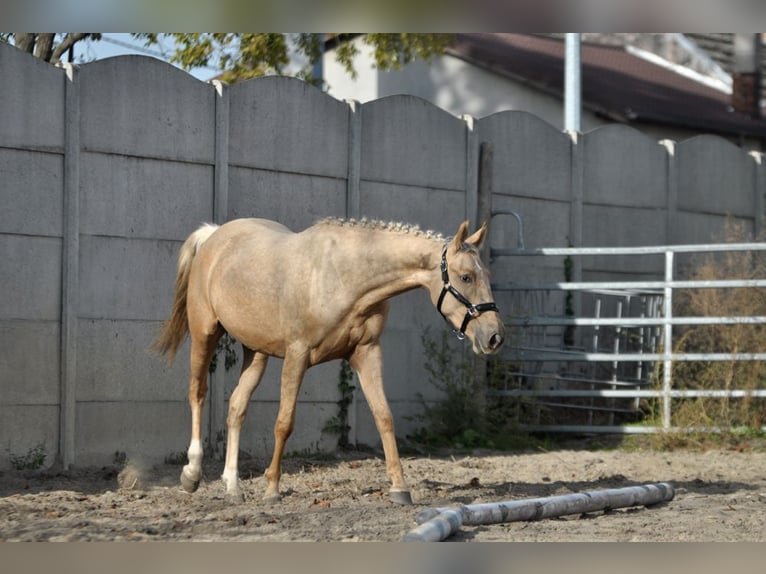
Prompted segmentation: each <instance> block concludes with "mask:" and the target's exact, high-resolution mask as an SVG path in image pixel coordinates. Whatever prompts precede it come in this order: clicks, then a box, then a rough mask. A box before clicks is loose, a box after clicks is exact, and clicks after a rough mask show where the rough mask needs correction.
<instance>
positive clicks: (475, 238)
mask: <svg viewBox="0 0 766 574" xmlns="http://www.w3.org/2000/svg"><path fill="white" fill-rule="evenodd" d="M466 223H468V222H467V221H466ZM486 234H487V222H486V221H485V222H484V223H482V225H481V227H479V229H478V230H477V231H476V232H475V233H474V234H473V235H471V237H469V238H468V239H466V240H465V242H466V243H468V244H470V245H473V246H474V247H476V248H477V249H481V244H482V242H483V241H484V236H485V235H486Z"/></svg>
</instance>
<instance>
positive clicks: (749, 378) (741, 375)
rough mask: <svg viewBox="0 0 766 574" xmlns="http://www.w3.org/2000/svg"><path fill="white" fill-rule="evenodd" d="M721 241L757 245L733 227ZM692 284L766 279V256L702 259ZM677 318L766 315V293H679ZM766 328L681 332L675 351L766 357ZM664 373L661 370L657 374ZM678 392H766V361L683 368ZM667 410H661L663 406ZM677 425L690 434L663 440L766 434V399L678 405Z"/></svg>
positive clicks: (678, 367) (693, 267)
mask: <svg viewBox="0 0 766 574" xmlns="http://www.w3.org/2000/svg"><path fill="white" fill-rule="evenodd" d="M718 241H719V242H722V243H724V242H729V243H735V242H736V243H741V242H750V241H753V238H752V235H749V234H748V233H747V232H746V231H745V229H744V228H743V226H742V225H741V224H737V223H736V222H733V221H731V220H730V221H729V222H727V224H726V226H725V228H724V234H723V238H722V239H719V240H718ZM684 275H685V276H686V278H688V279H692V280H702V281H704V280H715V279H764V278H766V254H765V253H764V252H751V251H731V252H723V253H713V254H706V255H701V256H699V257H695V258H693V259H692V260H691V264H690V265H689V266H688V268H687V270H686V273H684ZM673 313H674V315H676V316H678V317H682V316H708V317H724V316H757V315H766V289H764V288H755V287H743V288H730V289H710V288H708V289H687V290H677V291H674V301H673ZM765 336H766V325H746V324H739V325H705V326H696V325H695V326H688V327H685V328H680V327H676V328H675V329H674V348H675V351H676V352H679V353H683V352H686V353H755V352H763V351H766V344H764V340H765ZM657 370H658V371H660V370H661V369H657ZM672 385H673V389H711V390H746V391H751V390H755V389H764V388H766V363H764V362H761V361H690V362H684V361H679V362H675V363H674V365H673V377H672ZM658 410H659V408H658ZM671 425H672V426H674V427H678V428H680V429H684V432H683V433H680V434H675V435H667V434H665V435H659V436H658V440H660V441H661V442H663V443H664V444H663V446H669V445H670V444H669V443H678V442H682V443H684V444H704V443H706V442H710V441H716V440H720V439H722V438H723V439H726V438H731V437H733V436H739V435H741V434H742V431H743V430H744V431H745V433H746V434H748V433H752V432H756V433H757V432H760V429H761V427H763V426H764V425H766V400H764V399H763V398H755V397H752V396H745V397H743V398H694V399H674V400H673V403H672V421H671ZM702 427H707V428H710V427H718V428H721V429H736V431H735V432H733V433H732V432H724V433H723V435H718V436H715V435H710V433H694V432H688V431H689V430H690V429H693V428H702Z"/></svg>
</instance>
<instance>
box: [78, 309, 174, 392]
mask: <svg viewBox="0 0 766 574" xmlns="http://www.w3.org/2000/svg"><path fill="white" fill-rule="evenodd" d="M78 327H79V332H78V337H77V340H78V349H77V352H78V356H79V357H81V361H79V365H78V379H77V398H78V400H80V401H136V402H142V401H185V400H186V396H187V393H188V377H189V374H188V373H189V368H188V363H189V349H188V344H187V345H184V347H183V348H181V349H179V351H178V354H177V357H176V361H175V362H174V364H173V366H172V367H171V366H168V365H167V364H166V362H165V359H164V358H162V357H158V356H156V355H155V354H154V353H152V351H151V350H150V348H149V347H150V345H151V343H152V340H153V338H154V336H155V334H156V333H157V332H158V330H159V327H160V324H159V323H158V322H155V321H110V320H94V319H88V320H86V319H81V320H80V321H79V325H78ZM95 358H97V359H98V360H93V359H95Z"/></svg>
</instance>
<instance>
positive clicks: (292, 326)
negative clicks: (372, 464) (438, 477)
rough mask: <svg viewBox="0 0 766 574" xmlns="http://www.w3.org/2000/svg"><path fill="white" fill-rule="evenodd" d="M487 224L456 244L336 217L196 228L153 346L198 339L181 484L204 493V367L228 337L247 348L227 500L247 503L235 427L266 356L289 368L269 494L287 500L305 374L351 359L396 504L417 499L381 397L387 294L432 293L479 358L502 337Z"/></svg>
mask: <svg viewBox="0 0 766 574" xmlns="http://www.w3.org/2000/svg"><path fill="white" fill-rule="evenodd" d="M486 229H487V227H486V224H485V225H483V226H482V227H481V228H480V229H479V230H478V231H476V232H475V233H474V234H473V235H471V236H470V237H469V236H468V222H467V221H466V222H464V223H463V224H462V225H460V228H459V229H458V231H457V234H456V235H455V236H454V238H453V239H451V240H444V239H443V238H442V237H441V236H438V235H435V234H433V233H431V232H422V231H420V230H419V229H417V228H412V227H408V226H403V225H402V224H384V223H381V222H370V221H366V220H362V221H358V222H355V221H344V220H334V219H330V220H325V221H322V222H320V223H318V224H316V225H314V226H313V227H310V228H308V229H306V230H305V231H303V232H301V233H293V232H291V231H290V230H289V229H287V228H286V227H284V226H282V225H280V224H278V223H275V222H273V221H267V220H264V219H239V220H236V221H231V222H229V223H227V224H225V225H222V226H220V227H219V226H215V225H203V226H202V227H200V228H199V229H198V230H197V231H195V232H194V233H192V234H191V236H189V238H188V239H187V240H186V242H185V243H184V244H183V247H181V252H180V254H179V257H178V274H177V276H176V285H175V300H174V302H173V310H172V313H171V315H170V317H169V318H168V320H167V321H166V322H165V325H164V327H163V330H162V332H161V333H160V334H159V336H158V337H157V340H156V341H155V343H154V347H155V349H156V350H158V351H159V352H161V353H163V354H167V355H168V356H169V359H170V361H172V360H173V358H174V356H175V353H176V351H177V350H178V347H179V345H180V344H181V343H182V341H183V340H184V338H185V336H186V334H187V332H188V333H189V335H190V338H191V373H190V380H189V403H190V406H191V418H192V432H191V443H190V445H189V451H188V457H189V463H188V464H187V465H186V466H185V467H184V468H183V471H182V472H181V484H182V486H183V488H184V489H185V490H187V491H189V492H194V491H195V490H196V489H197V487H198V486H199V482H200V477H201V474H202V442H201V440H202V434H201V433H202V427H201V423H202V421H201V418H202V405H203V403H204V400H205V395H206V394H207V373H208V365H209V364H210V360H211V358H212V355H213V353H214V351H215V348H216V344H217V342H218V339H219V338H220V337H221V336H222V335H223V333H224V332H228V333H229V334H230V335H231V336H232V337H233V338H234V339H236V340H237V341H239V342H240V343H242V347H243V355H244V357H243V363H242V374H241V375H240V379H239V383H238V384H237V387H236V388H235V389H234V392H233V393H232V395H231V399H230V401H229V414H228V419H227V426H228V435H227V444H226V464H225V468H224V471H223V476H222V479H223V482H224V483H225V486H226V494H227V498H229V499H232V500H238V501H241V500H243V498H244V497H243V495H242V493H241V491H240V487H239V484H238V475H237V455H238V453H239V437H240V430H241V427H242V423H243V421H244V419H245V415H246V413H247V407H248V404H249V402H250V396H251V395H252V393H253V391H254V390H255V388H256V386H258V383H259V381H260V380H261V376H262V375H263V371H264V368H265V367H266V361H267V359H268V357H269V356H274V357H283V358H284V364H283V367H282V382H281V393H280V401H279V413H278V415H277V420H276V424H275V426H274V453H273V458H272V460H271V465H270V466H269V468H268V469H267V470H266V473H265V476H266V482H267V487H266V494H265V497H264V499H265V500H266V501H268V502H275V501H278V500H279V499H280V495H279V479H280V476H281V468H280V464H281V459H282V453H283V451H284V447H285V441H286V440H287V438H288V437H289V435H290V433H291V432H292V430H293V424H294V421H295V404H296V400H297V397H298V390H299V388H300V385H301V381H302V380H303V375H304V373H305V371H306V369H308V368H309V367H311V366H312V365H316V364H319V363H322V362H325V361H329V360H332V359H348V361H349V362H350V364H351V366H352V367H353V368H354V369H355V370H356V372H357V375H358V376H359V382H360V384H361V387H362V391H363V392H364V396H365V398H366V399H367V403H368V404H369V406H370V410H371V411H372V414H373V417H374V419H375V424H376V426H377V429H378V432H379V433H380V438H381V440H382V443H383V450H384V454H385V458H386V472H387V475H388V478H389V480H390V481H391V490H390V496H391V499H392V500H393V501H395V502H399V503H402V504H407V503H411V498H410V494H409V491H408V489H407V484H406V483H405V480H404V476H403V474H402V466H401V462H400V460H399V454H398V452H397V448H396V438H395V435H394V423H393V418H392V416H391V410H390V409H389V406H388V402H387V401H386V396H385V393H384V391H383V361H382V353H381V349H380V336H381V333H382V331H383V327H384V325H385V322H386V316H387V314H388V307H389V304H388V299H389V298H391V297H393V296H394V295H397V294H399V293H403V292H405V291H409V290H411V289H415V288H416V287H421V288H425V289H426V290H427V291H428V292H429V294H430V296H431V301H432V302H433V304H434V305H435V306H436V307H437V309H438V310H439V312H440V313H441V314H442V315H443V316H444V318H445V319H446V320H447V321H448V322H449V323H451V324H452V326H453V327H454V328H455V331H456V332H457V333H458V336H459V337H460V338H462V337H464V336H465V337H468V339H469V340H470V341H471V343H472V344H473V350H474V351H475V352H476V353H480V354H490V353H494V352H496V351H497V350H498V349H499V347H500V345H501V344H502V342H503V337H504V334H505V330H504V327H503V323H502V321H501V320H500V316H499V313H498V311H497V307H496V306H495V304H494V303H493V302H492V293H491V292H490V287H489V277H488V273H487V271H486V269H485V267H484V266H483V265H482V263H481V260H480V259H479V255H478V249H479V246H480V245H481V242H482V240H483V239H484V235H485V233H486Z"/></svg>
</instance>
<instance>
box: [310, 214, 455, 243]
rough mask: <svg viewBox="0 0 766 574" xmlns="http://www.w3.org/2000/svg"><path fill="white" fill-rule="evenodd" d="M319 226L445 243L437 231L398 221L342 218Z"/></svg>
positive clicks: (329, 218)
mask: <svg viewBox="0 0 766 574" xmlns="http://www.w3.org/2000/svg"><path fill="white" fill-rule="evenodd" d="M318 224H319V225H336V226H339V227H350V228H354V227H355V228H358V229H373V230H378V231H390V232H393V233H401V234H410V235H414V236H416V237H425V238H427V239H434V240H437V241H444V236H443V235H442V234H441V233H437V232H436V231H431V230H430V229H429V230H427V231H424V230H422V229H420V227H418V226H417V225H411V224H409V223H401V222H396V221H381V220H379V219H367V218H366V217H363V218H362V219H343V218H340V217H328V218H326V219H322V220H321V221H319V223H318Z"/></svg>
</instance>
